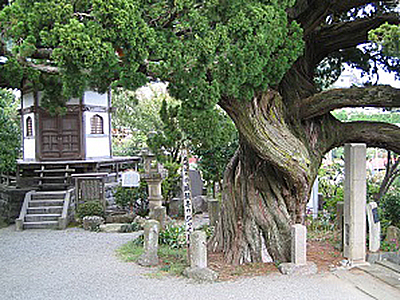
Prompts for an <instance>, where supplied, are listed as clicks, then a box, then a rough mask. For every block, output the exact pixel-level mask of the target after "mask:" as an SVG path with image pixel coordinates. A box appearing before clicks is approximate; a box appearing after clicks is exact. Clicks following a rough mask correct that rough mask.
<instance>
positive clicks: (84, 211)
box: [76, 201, 104, 220]
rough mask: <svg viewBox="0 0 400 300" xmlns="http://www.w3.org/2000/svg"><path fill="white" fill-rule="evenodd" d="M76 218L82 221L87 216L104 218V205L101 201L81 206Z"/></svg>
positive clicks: (89, 202)
mask: <svg viewBox="0 0 400 300" xmlns="http://www.w3.org/2000/svg"><path fill="white" fill-rule="evenodd" d="M76 216H77V217H78V219H81V220H82V219H83V218H84V217H86V216H99V217H103V218H104V208H103V205H102V204H101V203H100V202H99V201H88V202H85V203H83V204H79V206H78V210H77V212H76Z"/></svg>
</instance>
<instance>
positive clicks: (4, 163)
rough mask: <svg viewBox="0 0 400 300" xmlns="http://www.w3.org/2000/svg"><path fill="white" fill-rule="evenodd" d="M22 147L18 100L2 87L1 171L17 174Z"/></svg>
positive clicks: (0, 91) (0, 96)
mask: <svg viewBox="0 0 400 300" xmlns="http://www.w3.org/2000/svg"><path fill="white" fill-rule="evenodd" d="M20 147H21V139H20V127H19V118H18V115H17V100H16V99H15V96H14V95H13V94H12V93H11V92H9V91H7V90H4V89H0V173H3V174H15V171H16V163H17V158H18V156H19V152H20Z"/></svg>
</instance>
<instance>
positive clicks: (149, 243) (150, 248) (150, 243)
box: [138, 220, 160, 266]
mask: <svg viewBox="0 0 400 300" xmlns="http://www.w3.org/2000/svg"><path fill="white" fill-rule="evenodd" d="M159 233H160V223H159V222H158V221H156V220H148V221H146V223H145V224H144V253H143V254H142V255H141V256H140V257H139V259H138V264H139V265H142V266H155V265H158V255H157V251H158V234H159Z"/></svg>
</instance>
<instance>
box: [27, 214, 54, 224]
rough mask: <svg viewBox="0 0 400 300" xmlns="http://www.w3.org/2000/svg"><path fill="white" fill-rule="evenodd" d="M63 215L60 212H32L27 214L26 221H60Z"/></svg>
mask: <svg viewBox="0 0 400 300" xmlns="http://www.w3.org/2000/svg"><path fill="white" fill-rule="evenodd" d="M59 217H61V213H59V214H30V215H26V216H25V222H42V221H43V222H47V221H58V218H59Z"/></svg>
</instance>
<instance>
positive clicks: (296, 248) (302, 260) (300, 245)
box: [291, 224, 307, 265]
mask: <svg viewBox="0 0 400 300" xmlns="http://www.w3.org/2000/svg"><path fill="white" fill-rule="evenodd" d="M291 233H292V255H291V258H292V263H294V264H296V265H305V264H306V263H307V258H306V254H307V228H306V227H305V226H304V225H301V224H295V225H293V226H292V228H291Z"/></svg>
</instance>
